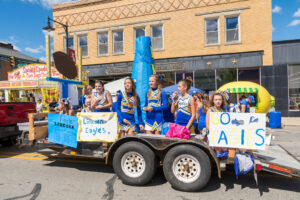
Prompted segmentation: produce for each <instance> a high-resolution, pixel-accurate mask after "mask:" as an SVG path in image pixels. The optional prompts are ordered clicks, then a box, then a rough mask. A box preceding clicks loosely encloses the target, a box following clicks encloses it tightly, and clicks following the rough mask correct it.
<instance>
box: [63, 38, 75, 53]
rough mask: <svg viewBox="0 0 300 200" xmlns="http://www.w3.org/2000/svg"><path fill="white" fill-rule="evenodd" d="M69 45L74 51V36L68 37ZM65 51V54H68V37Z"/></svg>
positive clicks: (65, 42)
mask: <svg viewBox="0 0 300 200" xmlns="http://www.w3.org/2000/svg"><path fill="white" fill-rule="evenodd" d="M68 45H69V49H73V50H74V38H73V36H71V37H70V36H69V37H68ZM64 50H65V53H67V38H66V37H64Z"/></svg>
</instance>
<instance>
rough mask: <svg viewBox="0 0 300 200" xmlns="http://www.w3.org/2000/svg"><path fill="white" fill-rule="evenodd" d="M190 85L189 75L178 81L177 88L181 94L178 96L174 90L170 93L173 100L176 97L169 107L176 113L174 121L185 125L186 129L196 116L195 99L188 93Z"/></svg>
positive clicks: (190, 125)
mask: <svg viewBox="0 0 300 200" xmlns="http://www.w3.org/2000/svg"><path fill="white" fill-rule="evenodd" d="M191 86H192V80H191V77H187V78H186V79H183V80H181V81H179V83H178V90H179V93H180V94H181V96H180V97H179V98H178V96H177V95H178V93H177V92H174V93H173V95H172V97H173V99H174V100H176V99H178V100H177V101H173V103H172V107H171V112H172V113H175V112H176V113H177V114H176V120H175V123H176V124H179V125H181V126H185V127H186V128H187V129H190V128H191V127H192V125H193V123H194V120H195V117H196V109H195V99H194V98H193V97H192V96H191V95H189V93H188V91H189V89H190V88H191Z"/></svg>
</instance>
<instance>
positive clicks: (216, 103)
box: [206, 92, 228, 157]
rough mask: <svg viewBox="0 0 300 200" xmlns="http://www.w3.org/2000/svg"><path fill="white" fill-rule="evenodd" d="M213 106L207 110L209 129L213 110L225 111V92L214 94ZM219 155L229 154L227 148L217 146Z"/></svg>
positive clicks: (207, 127) (207, 125)
mask: <svg viewBox="0 0 300 200" xmlns="http://www.w3.org/2000/svg"><path fill="white" fill-rule="evenodd" d="M211 99H212V101H211V107H210V108H209V109H208V110H207V112H206V129H207V130H208V131H209V120H210V113H211V112H225V104H226V100H225V97H224V95H223V94H221V93H219V92H217V93H214V94H213V95H212V98H211ZM215 151H216V152H217V157H224V156H227V155H228V152H227V149H226V148H219V147H217V148H215Z"/></svg>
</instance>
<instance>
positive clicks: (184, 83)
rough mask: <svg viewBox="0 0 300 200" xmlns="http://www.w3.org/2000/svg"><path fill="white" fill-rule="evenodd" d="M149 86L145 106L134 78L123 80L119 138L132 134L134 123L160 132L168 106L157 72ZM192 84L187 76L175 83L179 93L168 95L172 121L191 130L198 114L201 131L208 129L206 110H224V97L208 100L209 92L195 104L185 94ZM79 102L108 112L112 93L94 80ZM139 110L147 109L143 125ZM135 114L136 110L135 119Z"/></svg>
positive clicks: (118, 104) (91, 109)
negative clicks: (93, 84)
mask: <svg viewBox="0 0 300 200" xmlns="http://www.w3.org/2000/svg"><path fill="white" fill-rule="evenodd" d="M149 85H150V89H149V90H148V92H147V93H146V96H145V99H146V100H145V105H141V103H140V97H139V96H138V94H137V93H136V88H135V83H134V81H133V80H132V79H131V78H126V79H125V82H124V87H125V90H124V91H121V92H120V93H119V94H118V96H117V101H116V112H117V116H118V122H119V125H120V137H123V136H125V135H133V134H134V132H135V124H138V125H139V129H140V130H141V131H145V132H146V133H147V134H156V135H159V134H161V130H162V125H163V122H164V116H163V111H165V110H167V109H168V100H167V95H166V93H165V92H163V91H162V90H161V87H160V84H159V77H158V76H157V75H151V76H150V77H149ZM191 85H192V80H191V79H190V78H187V79H183V80H181V81H179V83H178V91H179V93H180V94H178V92H174V93H173V94H172V95H171V99H172V104H171V112H172V113H173V115H174V117H175V123H176V124H179V125H181V126H185V127H186V128H187V129H189V130H191V131H193V130H192V129H193V128H194V126H193V125H194V122H195V119H196V113H197V114H198V117H197V118H198V129H199V130H202V129H203V128H205V127H206V128H207V129H209V113H210V112H217V111H220V112H222V111H224V106H225V99H224V96H223V95H222V94H220V93H215V94H214V95H213V96H212V101H211V102H210V101H209V97H208V95H204V96H203V99H201V103H200V104H196V100H195V98H194V97H193V96H191V95H190V94H189V93H188V91H189V89H190V87H191ZM81 103H82V105H83V108H82V112H110V111H111V107H112V105H113V102H112V97H111V94H110V92H109V91H107V90H105V89H104V84H103V82H101V81H96V83H95V91H94V92H93V88H92V87H91V86H88V87H87V88H86V91H85V95H84V96H83V97H82V98H81ZM135 110H136V112H135ZM142 110H144V111H145V112H146V117H145V124H144V122H143V120H142ZM135 113H137V121H136V118H135Z"/></svg>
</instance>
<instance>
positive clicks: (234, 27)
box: [226, 16, 240, 43]
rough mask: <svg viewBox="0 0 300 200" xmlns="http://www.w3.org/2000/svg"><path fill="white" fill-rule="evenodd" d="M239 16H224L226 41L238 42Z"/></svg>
mask: <svg viewBox="0 0 300 200" xmlns="http://www.w3.org/2000/svg"><path fill="white" fill-rule="evenodd" d="M239 41H240V31H239V17H238V16H235V17H226V42H227V43H230V42H239Z"/></svg>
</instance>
